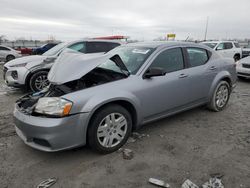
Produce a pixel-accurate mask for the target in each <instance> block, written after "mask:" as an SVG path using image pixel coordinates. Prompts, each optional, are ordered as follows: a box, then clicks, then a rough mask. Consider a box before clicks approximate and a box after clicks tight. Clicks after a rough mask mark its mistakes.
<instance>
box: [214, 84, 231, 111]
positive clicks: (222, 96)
mask: <svg viewBox="0 0 250 188" xmlns="http://www.w3.org/2000/svg"><path fill="white" fill-rule="evenodd" d="M228 96H229V90H228V87H227V86H226V85H221V86H220V87H219V88H218V90H217V92H216V97H215V103H216V105H217V106H218V107H219V108H223V107H224V106H225V105H226V103H227V100H228Z"/></svg>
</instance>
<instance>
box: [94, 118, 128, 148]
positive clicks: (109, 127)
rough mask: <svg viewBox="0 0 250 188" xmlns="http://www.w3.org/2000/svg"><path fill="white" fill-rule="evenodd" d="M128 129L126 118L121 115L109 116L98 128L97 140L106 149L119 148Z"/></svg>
mask: <svg viewBox="0 0 250 188" xmlns="http://www.w3.org/2000/svg"><path fill="white" fill-rule="evenodd" d="M127 129H128V123H127V120H126V118H125V117H124V116H123V115H122V114H120V113H112V114H109V115H107V116H106V117H105V118H103V120H102V121H101V123H100V124H99V126H98V129H97V139H98V142H99V143H100V144H101V145H102V146H103V147H105V148H112V147H115V146H117V145H118V144H120V143H121V142H122V140H123V139H124V137H125V135H126V133H127Z"/></svg>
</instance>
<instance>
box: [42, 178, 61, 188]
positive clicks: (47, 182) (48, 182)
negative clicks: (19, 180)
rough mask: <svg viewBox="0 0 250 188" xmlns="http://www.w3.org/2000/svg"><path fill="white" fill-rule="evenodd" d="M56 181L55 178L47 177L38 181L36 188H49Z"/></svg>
mask: <svg viewBox="0 0 250 188" xmlns="http://www.w3.org/2000/svg"><path fill="white" fill-rule="evenodd" d="M56 182H57V178H49V179H47V180H44V181H42V182H41V183H39V185H38V186H37V188H49V187H51V186H52V185H54V184H55V183H56Z"/></svg>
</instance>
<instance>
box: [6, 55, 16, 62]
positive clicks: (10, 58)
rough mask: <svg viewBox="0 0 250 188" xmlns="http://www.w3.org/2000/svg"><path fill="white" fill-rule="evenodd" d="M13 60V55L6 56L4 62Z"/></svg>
mask: <svg viewBox="0 0 250 188" xmlns="http://www.w3.org/2000/svg"><path fill="white" fill-rule="evenodd" d="M13 59H15V56H13V55H7V57H6V62H9V61H11V60H13Z"/></svg>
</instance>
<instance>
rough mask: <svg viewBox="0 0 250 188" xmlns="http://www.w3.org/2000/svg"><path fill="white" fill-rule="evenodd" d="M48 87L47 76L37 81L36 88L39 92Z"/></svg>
mask: <svg viewBox="0 0 250 188" xmlns="http://www.w3.org/2000/svg"><path fill="white" fill-rule="evenodd" d="M48 85H49V80H48V78H47V75H40V76H38V77H37V78H36V80H35V87H36V89H37V90H39V91H40V90H42V89H43V88H45V87H47V86H48Z"/></svg>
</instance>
